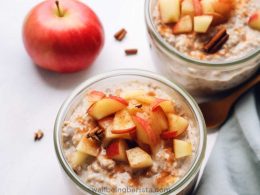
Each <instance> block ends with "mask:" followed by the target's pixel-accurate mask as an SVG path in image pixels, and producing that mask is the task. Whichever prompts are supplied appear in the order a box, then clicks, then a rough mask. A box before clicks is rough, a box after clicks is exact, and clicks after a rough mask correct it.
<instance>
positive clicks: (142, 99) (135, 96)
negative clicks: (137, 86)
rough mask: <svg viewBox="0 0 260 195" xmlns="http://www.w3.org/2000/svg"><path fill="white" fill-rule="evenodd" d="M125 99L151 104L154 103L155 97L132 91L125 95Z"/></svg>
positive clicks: (139, 91)
mask: <svg viewBox="0 0 260 195" xmlns="http://www.w3.org/2000/svg"><path fill="white" fill-rule="evenodd" d="M124 98H125V99H127V100H133V99H134V100H137V101H138V102H140V103H144V104H151V103H152V102H153V101H154V99H155V98H154V97H152V96H149V95H147V94H146V93H145V92H144V91H141V90H136V91H130V92H128V93H126V94H124Z"/></svg>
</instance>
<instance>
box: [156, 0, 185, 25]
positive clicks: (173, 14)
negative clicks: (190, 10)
mask: <svg viewBox="0 0 260 195" xmlns="http://www.w3.org/2000/svg"><path fill="white" fill-rule="evenodd" d="M159 9H160V14H161V19H162V22H163V23H172V22H178V20H179V18H180V11H181V4H180V0H159Z"/></svg>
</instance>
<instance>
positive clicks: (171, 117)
mask: <svg viewBox="0 0 260 195" xmlns="http://www.w3.org/2000/svg"><path fill="white" fill-rule="evenodd" d="M167 118H168V121H169V131H173V132H176V133H174V134H172V135H175V136H174V137H176V136H179V135H181V134H182V133H183V132H184V131H186V130H187V128H188V126H189V122H188V121H187V120H186V119H185V118H183V117H181V116H178V115H175V114H168V115H167ZM171 138H173V137H171Z"/></svg>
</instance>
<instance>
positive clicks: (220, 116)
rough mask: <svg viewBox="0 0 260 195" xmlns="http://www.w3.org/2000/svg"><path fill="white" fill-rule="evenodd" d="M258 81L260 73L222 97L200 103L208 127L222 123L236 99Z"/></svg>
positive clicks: (259, 80)
mask: <svg viewBox="0 0 260 195" xmlns="http://www.w3.org/2000/svg"><path fill="white" fill-rule="evenodd" d="M258 83H260V74H258V75H256V76H255V77H254V78H253V79H251V80H250V81H248V82H247V83H245V84H244V85H242V86H241V87H239V88H238V89H236V90H235V91H233V92H232V93H231V94H230V95H228V96H226V97H224V98H222V99H219V100H213V101H209V102H203V103H200V104H199V107H200V109H201V111H202V113H203V116H204V118H205V121H206V126H207V128H209V129H213V128H217V127H219V126H220V125H222V124H223V123H224V122H225V120H226V119H227V118H228V114H229V111H230V109H231V108H232V106H233V105H234V103H235V102H236V100H237V99H238V98H239V97H240V96H241V95H243V94H244V93H245V92H246V91H248V90H249V89H250V88H252V87H253V86H255V85H256V84H258Z"/></svg>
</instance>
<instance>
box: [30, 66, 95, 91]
mask: <svg viewBox="0 0 260 195" xmlns="http://www.w3.org/2000/svg"><path fill="white" fill-rule="evenodd" d="M33 66H34V68H35V70H36V72H37V73H38V74H39V75H40V78H41V79H42V80H43V81H44V82H45V83H46V84H47V85H49V86H51V87H53V88H56V89H59V90H67V89H74V88H75V87H76V86H78V85H79V84H80V83H82V82H83V81H85V80H87V79H88V78H90V77H91V76H92V74H91V72H92V71H91V70H92V68H91V67H89V68H87V69H85V70H82V71H79V72H75V73H56V72H52V71H49V70H46V69H43V68H41V67H39V66H37V65H35V64H33Z"/></svg>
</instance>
